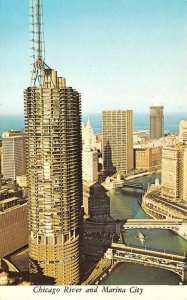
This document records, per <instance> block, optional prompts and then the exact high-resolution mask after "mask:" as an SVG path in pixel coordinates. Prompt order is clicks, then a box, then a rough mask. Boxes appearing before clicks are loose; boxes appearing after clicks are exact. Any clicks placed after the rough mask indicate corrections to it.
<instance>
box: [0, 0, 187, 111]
mask: <svg viewBox="0 0 187 300" xmlns="http://www.w3.org/2000/svg"><path fill="white" fill-rule="evenodd" d="M28 3H29V1H25V0H14V1H12V0H1V1H0V25H1V26H0V28H1V29H0V34H1V45H0V56H1V65H2V66H1V69H0V80H1V81H0V82H1V84H0V85H1V98H0V114H6V113H7V111H9V113H11V114H22V113H23V109H24V105H23V90H24V88H26V87H27V86H29V85H30V77H31V74H30V61H29V55H30V54H31V53H30V52H29V38H31V37H29V13H28V11H29V4H28ZM43 12H44V28H45V32H44V35H45V44H46V47H45V48H46V63H47V64H48V65H49V66H50V67H52V68H54V69H56V70H57V71H58V73H59V75H62V76H64V77H65V78H66V79H67V85H68V86H72V87H73V88H75V89H77V90H78V91H79V92H80V93H81V95H82V107H83V111H85V112H86V113H89V112H90V111H92V112H95V113H96V112H97V111H101V110H104V109H105V108H106V107H107V109H121V108H123V107H125V108H126V109H130V108H132V107H136V110H137V111H139V112H143V111H146V107H149V106H151V105H163V106H164V107H165V109H167V110H168V111H171V112H172V111H175V110H177V111H179V112H183V111H184V110H187V104H186V102H187V101H186V95H187V59H186V57H187V39H186V36H187V1H183V0H173V1H171V0H156V1H155V0H110V1H108V0H90V1H86V0H69V1H67V0H63V1H62V0H55V1H52V0H48V1H47V0H43Z"/></svg>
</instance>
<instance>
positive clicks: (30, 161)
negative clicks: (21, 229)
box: [24, 0, 82, 285]
mask: <svg viewBox="0 0 187 300" xmlns="http://www.w3.org/2000/svg"><path fill="white" fill-rule="evenodd" d="M30 6H31V7H30V9H31V13H30V17H31V33H32V38H31V41H32V76H31V86H30V87H28V88H27V89H26V90H25V91H24V104H25V128H26V155H27V182H28V203H29V204H28V205H29V206H28V207H29V208H28V210H29V272H30V277H31V281H32V282H33V283H34V284H57V285H63V284H70V285H71V284H78V283H79V235H80V232H79V230H80V222H81V219H80V218H81V217H80V211H81V204H82V170H81V151H82V149H81V145H82V142H81V122H80V121H81V102H80V94H79V93H78V92H77V91H76V90H74V89H72V88H71V87H66V82H65V79H64V78H63V77H59V76H57V72H56V71H55V70H53V69H51V68H49V67H48V66H47V65H46V63H45V60H44V41H43V31H42V6H41V0H37V1H36V0H32V1H30Z"/></svg>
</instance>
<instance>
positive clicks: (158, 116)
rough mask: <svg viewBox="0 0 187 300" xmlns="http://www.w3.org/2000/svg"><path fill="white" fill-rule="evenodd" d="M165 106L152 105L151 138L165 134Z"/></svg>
mask: <svg viewBox="0 0 187 300" xmlns="http://www.w3.org/2000/svg"><path fill="white" fill-rule="evenodd" d="M163 109H164V108H163V106H150V138H151V139H158V138H160V137H162V136H164V113H163Z"/></svg>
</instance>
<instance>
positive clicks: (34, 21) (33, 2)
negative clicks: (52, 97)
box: [30, 0, 45, 86]
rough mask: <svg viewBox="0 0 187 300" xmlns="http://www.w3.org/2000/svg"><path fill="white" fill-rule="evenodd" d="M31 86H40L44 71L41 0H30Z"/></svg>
mask: <svg viewBox="0 0 187 300" xmlns="http://www.w3.org/2000/svg"><path fill="white" fill-rule="evenodd" d="M30 43H31V59H32V64H31V65H32V70H31V86H42V85H43V81H44V71H45V43H44V29H43V14H42V0H30Z"/></svg>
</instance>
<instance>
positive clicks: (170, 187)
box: [161, 145, 187, 201]
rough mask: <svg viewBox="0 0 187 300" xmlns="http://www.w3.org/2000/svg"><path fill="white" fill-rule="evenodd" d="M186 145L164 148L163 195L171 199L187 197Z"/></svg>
mask: <svg viewBox="0 0 187 300" xmlns="http://www.w3.org/2000/svg"><path fill="white" fill-rule="evenodd" d="M186 153H187V150H186V147H184V146H182V145H177V146H175V147H168V148H164V149H163V150H162V185H161V196H162V197H164V198H167V199H170V200H184V201H187V198H186V180H187V179H186V174H187V163H186V161H187V158H186Z"/></svg>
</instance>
